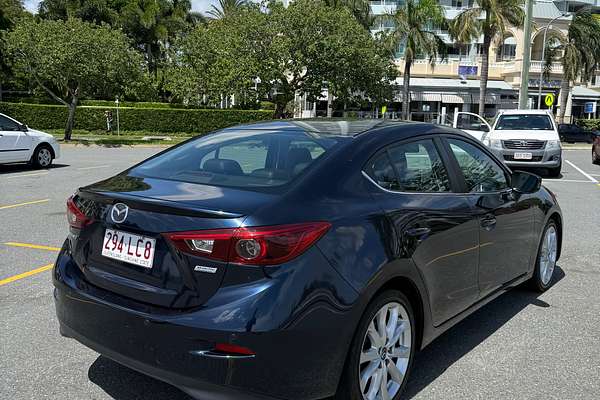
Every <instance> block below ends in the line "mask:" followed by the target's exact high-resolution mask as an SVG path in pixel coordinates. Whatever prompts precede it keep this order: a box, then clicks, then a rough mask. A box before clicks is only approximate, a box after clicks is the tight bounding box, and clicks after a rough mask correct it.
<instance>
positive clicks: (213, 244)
mask: <svg viewBox="0 0 600 400" xmlns="http://www.w3.org/2000/svg"><path fill="white" fill-rule="evenodd" d="M330 226H331V224H329V223H327V222H308V223H301V224H290V225H277V226H261V227H242V228H230V229H213V230H205V231H192V232H171V233H165V234H163V235H164V236H165V237H166V238H167V239H169V240H170V241H171V243H173V244H174V245H175V247H177V248H178V249H179V250H181V251H182V252H184V253H187V254H192V255H196V256H200V257H207V258H212V259H215V260H219V261H224V262H232V263H237V264H245V265H275V264H281V263H284V262H286V261H289V260H291V259H293V258H295V257H297V256H299V255H300V254H302V253H303V252H304V251H306V250H307V249H308V248H309V247H310V246H311V245H312V244H313V243H315V242H316V241H317V240H319V238H321V236H323V235H324V234H325V232H327V230H328V229H329V227H330Z"/></svg>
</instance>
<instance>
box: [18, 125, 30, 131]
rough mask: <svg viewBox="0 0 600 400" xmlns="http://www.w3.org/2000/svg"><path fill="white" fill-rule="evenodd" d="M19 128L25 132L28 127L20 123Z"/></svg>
mask: <svg viewBox="0 0 600 400" xmlns="http://www.w3.org/2000/svg"><path fill="white" fill-rule="evenodd" d="M20 130H21V132H27V131H29V127H28V126H27V125H25V124H21V126H20Z"/></svg>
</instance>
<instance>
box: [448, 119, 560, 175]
mask: <svg viewBox="0 0 600 400" xmlns="http://www.w3.org/2000/svg"><path fill="white" fill-rule="evenodd" d="M469 121H471V122H469ZM472 121H476V122H472ZM454 127H455V128H459V129H462V130H464V131H465V132H467V133H469V134H471V135H473V136H474V137H476V138H477V139H479V140H481V141H482V142H483V143H484V144H485V145H486V146H488V147H489V148H490V149H492V150H493V151H494V153H496V155H498V157H499V158H500V159H502V160H504V162H505V163H506V165H508V166H509V167H511V168H514V167H519V168H525V167H541V168H547V169H548V173H549V175H550V176H552V177H557V176H559V175H560V171H561V166H562V147H561V144H560V138H559V136H558V129H557V127H556V123H555V122H554V119H553V118H552V114H551V113H549V112H548V111H545V110H501V111H500V112H499V114H498V115H497V116H496V119H495V120H494V123H493V126H490V125H489V124H488V123H487V121H485V120H484V119H483V118H481V117H480V116H479V115H477V114H472V113H466V112H460V113H458V115H456V116H455V118H454Z"/></svg>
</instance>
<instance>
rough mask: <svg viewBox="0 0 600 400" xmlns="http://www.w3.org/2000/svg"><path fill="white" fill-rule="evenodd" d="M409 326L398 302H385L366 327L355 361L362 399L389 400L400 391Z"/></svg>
mask: <svg viewBox="0 0 600 400" xmlns="http://www.w3.org/2000/svg"><path fill="white" fill-rule="evenodd" d="M411 331H412V326H411V322H410V318H409V316H408V312H407V311H406V309H405V308H404V307H403V306H402V305H401V304H399V303H396V302H391V303H387V304H385V305H384V306H383V307H381V308H380V309H379V311H378V312H377V313H376V314H375V316H374V317H373V319H372V320H371V323H370V324H369V326H368V328H367V332H366V333H365V337H364V339H363V345H362V349H361V354H360V361H359V374H358V377H359V385H360V386H359V387H360V391H361V393H362V397H363V399H364V400H375V399H377V400H390V399H393V398H394V396H396V394H398V392H399V391H400V388H401V387H402V383H403V382H404V377H405V375H406V372H407V370H408V365H409V361H410V355H411V345H412V343H411V341H412V336H411Z"/></svg>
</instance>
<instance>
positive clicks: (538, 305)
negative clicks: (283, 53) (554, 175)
mask: <svg viewBox="0 0 600 400" xmlns="http://www.w3.org/2000/svg"><path fill="white" fill-rule="evenodd" d="M160 150H161V149H160V148H153V147H134V148H129V147H128V148H106V147H96V146H92V147H85V146H63V148H62V151H63V157H62V158H61V159H59V160H57V163H56V165H55V166H53V167H52V168H50V169H48V170H30V169H28V168H27V167H25V166H0V313H1V314H0V332H1V333H0V372H1V373H0V398H2V399H65V400H66V399H78V400H79V399H118V400H131V399H160V400H166V399H169V400H184V399H189V397H187V396H186V395H185V394H183V393H182V392H180V391H179V390H177V389H176V388H173V387H171V386H169V385H167V384H165V383H162V382H160V381H157V380H154V379H152V378H149V377H146V376H144V375H141V374H139V373H137V372H135V371H132V370H130V369H127V368H125V367H122V366H120V365H118V364H116V363H114V362H113V361H111V360H108V359H106V358H104V357H101V356H99V355H98V354H97V353H95V352H93V351H91V350H88V349H87V348H85V347H83V346H82V345H80V344H78V343H77V342H75V341H73V340H70V339H65V338H62V337H61V336H60V335H59V334H58V325H57V322H56V319H55V314H54V304H53V299H52V284H51V282H50V272H49V269H50V268H51V264H52V262H53V261H54V259H55V257H56V253H57V251H58V248H59V247H60V246H61V244H62V242H63V240H64V238H65V236H66V234H67V223H66V220H65V199H66V198H67V197H68V196H69V195H70V194H72V193H73V191H74V190H75V189H76V188H77V187H79V186H83V185H85V184H88V183H92V182H94V181H98V180H100V179H102V178H106V177H109V176H111V175H113V174H115V173H117V172H119V171H122V170H123V169H125V168H126V167H128V166H130V165H132V164H133V163H135V162H137V161H140V160H142V159H144V158H146V157H148V156H150V155H152V154H154V153H156V152H157V151H160ZM564 158H565V160H566V161H565V163H564V164H563V176H562V177H561V178H559V179H552V180H551V179H544V184H545V185H547V186H548V187H549V188H550V189H551V190H553V191H554V192H555V193H556V194H557V196H558V199H559V202H560V204H561V206H562V209H563V212H564V218H565V240H564V244H563V255H562V258H561V260H560V261H559V264H558V265H559V267H558V268H557V272H556V279H555V283H554V285H553V287H552V288H551V289H550V290H549V291H548V292H546V293H544V294H542V295H536V294H534V293H532V292H529V291H527V290H526V289H517V290H514V291H513V292H511V293H509V294H507V295H505V296H503V297H501V298H499V299H497V300H495V301H493V302H492V303H490V304H489V305H487V306H486V307H484V308H483V309H481V310H479V311H478V312H476V313H475V314H473V315H472V316H470V317H469V318H467V319H466V320H465V321H463V322H461V323H460V324H458V325H457V326H455V327H454V328H452V329H451V330H450V331H448V332H447V333H445V334H444V335H443V336H441V337H440V338H439V339H437V340H436V341H435V342H434V343H432V344H431V345H430V346H429V347H428V348H427V349H425V350H424V351H423V352H422V353H420V354H419V355H418V358H417V360H416V362H415V369H414V372H413V374H412V376H411V378H410V381H409V383H408V387H407V393H406V396H405V399H502V400H506V399H598V398H599V397H600V184H599V183H598V181H600V166H596V165H592V163H591V157H590V151H589V150H565V152H564ZM290 373H293V371H290Z"/></svg>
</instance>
